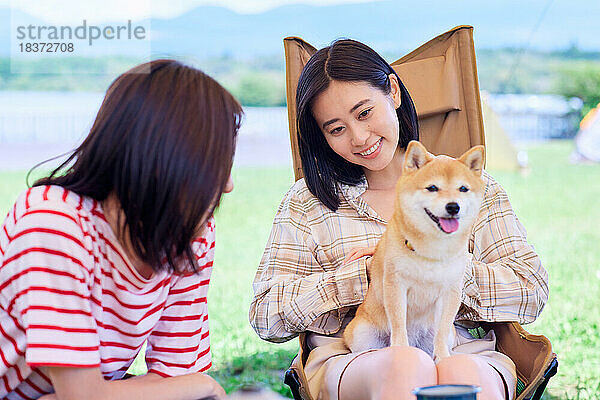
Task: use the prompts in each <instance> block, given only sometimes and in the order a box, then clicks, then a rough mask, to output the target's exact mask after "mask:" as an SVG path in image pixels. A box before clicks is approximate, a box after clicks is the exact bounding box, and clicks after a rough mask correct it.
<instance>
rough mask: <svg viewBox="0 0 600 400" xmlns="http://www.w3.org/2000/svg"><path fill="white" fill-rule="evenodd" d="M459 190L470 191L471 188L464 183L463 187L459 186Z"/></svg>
mask: <svg viewBox="0 0 600 400" xmlns="http://www.w3.org/2000/svg"><path fill="white" fill-rule="evenodd" d="M458 190H459V191H460V192H468V191H469V188H468V187H466V186H465V185H462V186H461V187H459V188H458Z"/></svg>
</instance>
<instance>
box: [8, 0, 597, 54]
mask: <svg viewBox="0 0 600 400" xmlns="http://www.w3.org/2000/svg"><path fill="white" fill-rule="evenodd" d="M15 13H17V14H18V18H19V20H26V21H28V22H29V23H31V24H34V25H35V24H45V23H46V22H45V21H43V20H40V19H37V18H34V17H30V16H27V15H25V14H23V13H21V12H19V11H15ZM90 13H93V11H92V10H90ZM10 18H11V10H10V9H7V8H0V56H7V55H8V54H9V46H10V40H16V39H15V36H16V33H15V32H11V25H10ZM598 21H600V1H598V0H571V1H567V0H555V1H551V0H550V1H548V0H530V1H524V0H519V1H517V0H506V1H481V0H464V1H463V0H458V1H454V2H450V1H445V2H441V1H433V0H422V1H418V2H417V1H413V2H408V1H393V0H383V1H374V2H369V3H352V4H342V5H330V6H312V5H301V4H299V5H285V6H280V7H277V8H273V9H271V10H268V11H265V12H262V13H258V14H239V13H236V12H234V11H232V10H230V9H227V8H223V7H214V6H199V7H197V8H194V9H191V10H189V11H188V12H186V13H184V14H182V15H180V16H178V17H175V18H171V19H160V18H153V19H151V20H150V21H140V23H144V24H147V26H150V31H151V52H152V56H153V57H158V56H174V57H186V56H191V57H195V58H206V57H217V56H232V57H242V58H243V57H256V56H261V55H274V54H282V53H283V45H282V39H283V38H284V37H286V36H300V37H302V38H304V39H305V40H307V41H309V42H310V43H312V44H313V45H315V46H316V47H321V46H324V45H327V44H329V43H330V42H331V41H333V40H335V39H337V38H340V37H350V38H354V39H358V40H361V41H364V42H365V43H367V44H369V45H371V46H372V47H373V48H375V49H376V50H378V51H381V52H384V53H390V52H398V55H400V54H403V52H405V51H408V50H410V49H413V48H415V47H417V46H418V45H420V44H422V43H423V42H425V41H427V40H429V39H431V38H433V37H434V36H436V35H438V34H440V33H443V32H445V31H446V30H448V29H450V28H452V27H454V26H456V25H472V26H474V28H475V31H474V32H475V33H474V37H475V45H476V47H477V48H480V49H482V48H486V49H493V48H500V47H514V48H521V47H526V48H530V49H536V50H559V49H565V48H567V47H569V46H573V45H576V46H577V47H578V48H580V49H583V50H592V51H599V50H600V34H599V30H598ZM124 22H126V21H117V22H116V23H118V24H123V23H124ZM108 25H110V24H108ZM119 48H120V49H122V50H123V52H124V53H126V54H136V52H138V53H139V49H138V48H136V46H135V43H134V42H130V43H129V44H127V43H124V44H123V45H122V46H121V44H120V47H119Z"/></svg>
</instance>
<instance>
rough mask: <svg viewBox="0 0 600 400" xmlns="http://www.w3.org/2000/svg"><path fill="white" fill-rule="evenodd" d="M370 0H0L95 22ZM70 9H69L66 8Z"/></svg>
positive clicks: (49, 18) (58, 18) (42, 14)
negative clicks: (211, 8)
mask: <svg viewBox="0 0 600 400" xmlns="http://www.w3.org/2000/svg"><path fill="white" fill-rule="evenodd" d="M368 1H369V0H168V1H167V0H125V1H123V0H0V7H10V8H12V9H13V10H21V11H25V12H26V13H28V14H30V15H32V16H34V17H38V18H40V19H43V20H44V21H46V22H50V23H74V22H81V19H82V18H84V17H85V18H86V19H88V20H89V19H90V18H89V17H90V14H93V16H94V22H95V23H102V22H110V21H115V20H123V19H132V20H138V19H143V18H147V17H159V18H172V17H175V16H178V15H180V14H183V13H184V12H186V11H188V10H190V9H192V8H194V7H197V6H200V5H216V6H222V7H227V8H229V9H232V10H234V11H236V12H238V13H244V14H248V13H259V12H262V11H265V10H268V9H270V8H274V7H277V6H281V5H284V4H312V5H331V4H345V3H366V2H368ZM66 10H67V11H66Z"/></svg>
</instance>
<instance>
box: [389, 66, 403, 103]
mask: <svg viewBox="0 0 600 400" xmlns="http://www.w3.org/2000/svg"><path fill="white" fill-rule="evenodd" d="M388 78H389V79H390V96H392V100H393V101H394V108H398V107H400V105H401V104H402V96H401V93H400V82H398V77H397V76H396V74H389V75H388Z"/></svg>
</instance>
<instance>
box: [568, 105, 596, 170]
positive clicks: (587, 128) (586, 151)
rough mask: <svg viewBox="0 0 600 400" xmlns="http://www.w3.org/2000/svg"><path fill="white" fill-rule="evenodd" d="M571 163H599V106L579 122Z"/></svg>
mask: <svg viewBox="0 0 600 400" xmlns="http://www.w3.org/2000/svg"><path fill="white" fill-rule="evenodd" d="M571 161H573V162H600V104H598V105H597V106H596V108H593V109H591V110H590V112H588V113H587V114H586V116H585V117H584V118H583V119H582V120H581V123H580V124H579V132H577V135H576V136H575V151H574V152H573V154H572V155H571Z"/></svg>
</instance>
